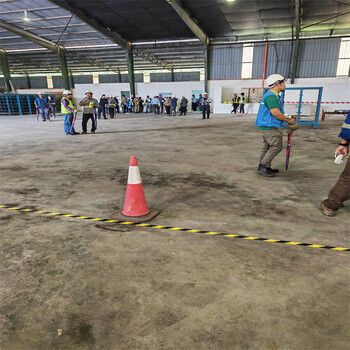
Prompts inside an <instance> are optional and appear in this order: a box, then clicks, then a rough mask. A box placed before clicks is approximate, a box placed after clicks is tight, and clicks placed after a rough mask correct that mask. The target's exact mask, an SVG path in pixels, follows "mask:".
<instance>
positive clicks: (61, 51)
mask: <svg viewBox="0 0 350 350" xmlns="http://www.w3.org/2000/svg"><path fill="white" fill-rule="evenodd" d="M0 27H2V28H4V29H6V30H8V31H11V32H12V33H15V34H17V35H19V36H21V37H22V38H25V39H27V40H29V41H31V42H34V43H36V44H38V45H40V46H43V47H45V48H47V49H48V50H50V51H52V52H54V53H56V54H57V55H59V59H60V63H61V68H62V69H63V70H64V71H65V70H66V65H67V63H66V62H64V61H65V60H66V58H65V56H68V57H73V58H76V59H77V60H79V61H82V62H84V63H89V64H91V65H93V66H98V67H101V68H103V69H106V70H110V71H114V72H117V73H118V72H119V68H117V67H112V66H109V65H107V64H104V63H102V62H99V61H97V60H93V59H90V58H87V57H85V56H81V55H79V54H75V53H72V52H69V51H66V49H65V48H64V47H63V46H61V45H56V44H55V43H53V42H52V41H50V40H47V39H45V38H42V37H40V36H38V35H36V34H33V33H31V32H29V31H26V30H24V29H22V28H20V27H18V26H15V25H14V24H10V23H7V22H5V21H3V20H0ZM63 73H64V72H62V74H63ZM65 75H66V74H65ZM67 76H68V72H67V75H66V80H67V81H66V83H67V86H68V85H69V79H68V78H67Z"/></svg>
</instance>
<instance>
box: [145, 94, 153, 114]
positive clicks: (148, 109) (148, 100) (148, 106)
mask: <svg viewBox="0 0 350 350" xmlns="http://www.w3.org/2000/svg"><path fill="white" fill-rule="evenodd" d="M151 101H152V100H151V98H150V97H149V95H147V97H146V98H145V103H146V113H151V112H152V104H151Z"/></svg>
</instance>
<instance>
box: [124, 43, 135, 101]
mask: <svg viewBox="0 0 350 350" xmlns="http://www.w3.org/2000/svg"><path fill="white" fill-rule="evenodd" d="M126 60H127V62H128V77H129V85H130V95H132V96H134V97H135V75H134V57H133V54H132V49H131V50H128V51H127V52H126Z"/></svg>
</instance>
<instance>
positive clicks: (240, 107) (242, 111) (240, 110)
mask: <svg viewBox="0 0 350 350" xmlns="http://www.w3.org/2000/svg"><path fill="white" fill-rule="evenodd" d="M244 105H245V104H244V103H241V105H240V106H239V113H243V114H244Z"/></svg>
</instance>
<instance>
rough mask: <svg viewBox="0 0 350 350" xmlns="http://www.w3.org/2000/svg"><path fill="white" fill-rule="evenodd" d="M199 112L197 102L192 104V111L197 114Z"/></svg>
mask: <svg viewBox="0 0 350 350" xmlns="http://www.w3.org/2000/svg"><path fill="white" fill-rule="evenodd" d="M196 110H197V102H192V111H193V112H195V111H196Z"/></svg>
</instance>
